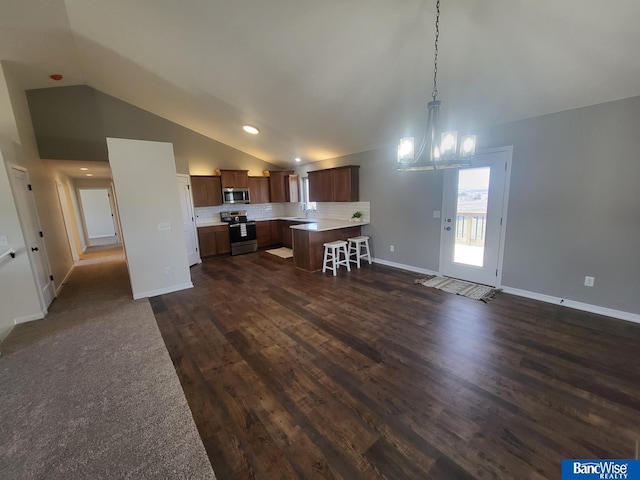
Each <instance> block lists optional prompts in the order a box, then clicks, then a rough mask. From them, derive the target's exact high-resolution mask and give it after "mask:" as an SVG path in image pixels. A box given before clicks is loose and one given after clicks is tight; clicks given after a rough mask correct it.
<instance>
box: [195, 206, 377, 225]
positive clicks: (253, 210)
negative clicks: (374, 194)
mask: <svg viewBox="0 0 640 480" xmlns="http://www.w3.org/2000/svg"><path fill="white" fill-rule="evenodd" d="M316 206H317V209H316V211H315V212H309V214H308V215H307V217H309V218H322V219H336V220H348V219H350V218H351V215H353V212H356V211H360V212H362V215H363V221H365V222H370V221H371V206H370V203H369V202H328V203H324V202H318V203H316ZM229 210H246V211H247V217H248V218H249V219H251V220H266V219H269V218H279V217H304V216H305V212H304V210H302V203H258V204H247V205H238V206H230V205H219V206H216V207H196V208H195V213H196V225H198V224H200V223H207V222H219V221H220V212H225V211H229Z"/></svg>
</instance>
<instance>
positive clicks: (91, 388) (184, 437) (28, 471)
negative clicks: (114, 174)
mask: <svg viewBox="0 0 640 480" xmlns="http://www.w3.org/2000/svg"><path fill="white" fill-rule="evenodd" d="M0 351H2V356H1V357H0V478H2V479H21V480H22V479H65V480H69V479H89V478H90V479H107V478H108V479H116V478H117V479H121V478H131V479H158V478H162V479H213V478H215V477H214V474H213V471H212V469H211V465H210V463H209V461H208V458H207V455H206V452H205V450H204V447H203V445H202V442H201V440H200V437H199V435H198V432H197V430H196V426H195V424H194V422H193V418H192V416H191V411H190V410H189V407H188V405H187V402H186V400H185V397H184V394H183V392H182V388H181V386H180V382H179V380H178V378H177V375H176V373H175V370H174V368H173V364H172V363H171V359H170V358H169V355H168V353H167V350H166V347H165V345H164V342H163V340H162V337H161V335H160V332H159V330H158V327H157V324H156V322H155V318H154V315H153V312H152V310H151V307H150V305H149V302H148V300H146V299H144V300H137V301H134V300H132V299H131V289H130V287H129V282H128V276H127V271H126V266H125V264H124V262H122V261H119V262H110V263H102V264H97V265H87V266H81V267H77V268H76V269H75V270H74V272H73V273H72V275H71V277H70V278H69V281H68V284H67V286H66V287H65V288H64V289H63V290H62V293H61V295H60V297H58V298H57V299H56V300H55V301H54V303H53V304H52V306H51V308H50V313H49V315H47V317H46V318H45V319H44V320H40V321H35V322H31V323H28V324H23V325H19V326H17V327H16V328H14V330H13V331H12V332H11V333H10V334H9V336H8V337H7V338H6V339H5V340H4V341H3V342H2V344H0Z"/></svg>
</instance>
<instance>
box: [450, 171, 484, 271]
mask: <svg viewBox="0 0 640 480" xmlns="http://www.w3.org/2000/svg"><path fill="white" fill-rule="evenodd" d="M490 173H491V169H490V168H489V167H481V168H464V169H460V171H459V174H458V202H457V206H456V217H455V218H456V239H455V246H454V254H453V261H454V262H456V263H463V264H465V265H474V266H477V267H482V266H483V265H484V245H485V233H486V223H487V205H488V199H489V174H490Z"/></svg>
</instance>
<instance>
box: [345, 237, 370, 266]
mask: <svg viewBox="0 0 640 480" xmlns="http://www.w3.org/2000/svg"><path fill="white" fill-rule="evenodd" d="M347 240H348V241H349V254H348V255H349V261H350V262H353V263H355V264H357V265H358V268H360V259H361V258H366V259H367V260H369V265H371V251H370V250H369V237H367V236H366V235H360V236H359V237H351V238H348V239H347ZM353 255H355V256H356V258H355V260H352V259H351V257H352V256H353Z"/></svg>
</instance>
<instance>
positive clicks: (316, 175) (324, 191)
mask: <svg viewBox="0 0 640 480" xmlns="http://www.w3.org/2000/svg"><path fill="white" fill-rule="evenodd" d="M332 198H333V181H332V174H331V170H316V171H315V172H309V201H311V202H332V201H333V200H332Z"/></svg>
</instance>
